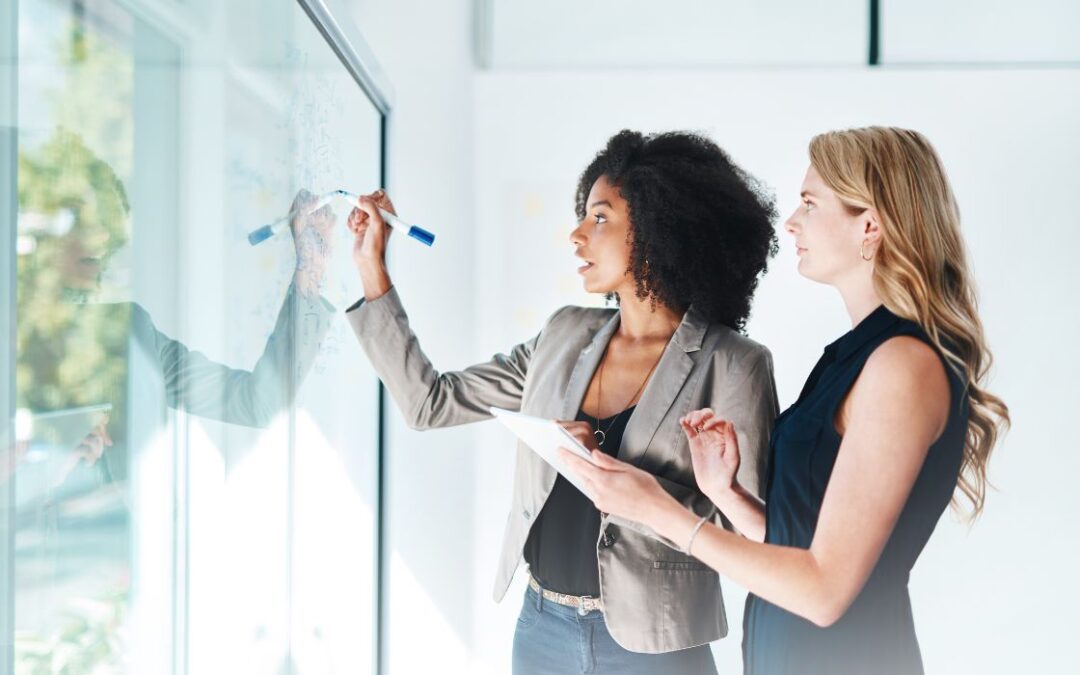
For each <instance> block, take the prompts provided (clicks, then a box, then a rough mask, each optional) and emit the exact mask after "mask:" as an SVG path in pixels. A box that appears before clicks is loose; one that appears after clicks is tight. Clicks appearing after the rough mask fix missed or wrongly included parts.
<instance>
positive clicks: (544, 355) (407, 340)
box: [346, 289, 777, 653]
mask: <svg viewBox="0 0 1080 675" xmlns="http://www.w3.org/2000/svg"><path fill="white" fill-rule="evenodd" d="M346 316H347V317H348V320H349V323H350V324H351V325H352V327H353V330H354V331H355V332H356V336H357V338H358V339H359V340H360V344H361V345H362V346H363V348H364V351H365V352H366V353H367V355H368V357H369V358H370V359H371V362H372V364H373V366H374V368H375V370H376V371H377V372H378V374H379V377H380V378H381V379H382V381H383V382H384V383H385V384H386V387H387V389H389V391H390V395H391V396H392V397H393V399H394V402H395V403H396V404H397V406H398V408H400V410H401V412H402V414H403V415H404V416H405V421H406V422H407V423H408V425H409V426H410V427H412V428H414V429H431V428H437V427H448V426H454V425H457V424H465V423H468V422H476V421H479V420H486V419H489V418H491V413H490V412H489V411H488V407H489V406H497V407H500V408H509V409H511V410H521V411H522V412H524V413H527V414H530V415H535V416H538V417H546V418H553V419H560V420H570V419H574V417H576V416H577V412H578V409H579V407H580V406H581V402H582V399H583V398H584V396H585V392H586V390H587V389H588V386H589V382H590V381H591V380H592V376H593V372H594V371H595V370H596V368H597V366H598V365H599V363H600V358H601V356H602V355H603V353H604V349H605V347H606V345H607V343H608V340H609V339H610V338H611V336H612V334H613V333H614V332H615V330H616V328H617V327H618V323H619V314H618V311H617V310H615V309H610V308H608V309H597V308H586V307H564V308H562V309H560V310H558V311H557V312H555V314H553V315H552V316H551V318H549V319H548V321H547V323H546V324H545V325H544V327H543V329H542V330H541V331H540V334H539V335H537V336H536V337H534V338H533V339H531V340H529V341H528V342H524V343H522V344H519V345H517V346H516V347H514V348H513V349H511V350H510V353H509V355H506V354H497V355H495V356H494V357H493V358H492V359H491V360H490V361H488V362H487V363H481V364H477V365H475V366H470V367H468V368H466V369H465V370H462V371H458V372H447V373H439V372H437V371H436V370H435V369H434V368H433V367H432V365H431V362H430V361H429V360H428V358H427V356H425V355H424V352H423V351H422V350H421V348H420V344H419V342H418V341H417V339H416V336H415V335H414V334H413V332H412V331H411V330H410V328H409V320H408V317H407V316H406V314H405V309H404V308H403V307H402V304H401V300H400V298H399V297H398V294H397V291H396V290H395V289H391V290H390V291H389V292H388V293H387V294H386V295H384V296H382V297H380V298H378V299H376V300H373V301H371V302H360V303H358V304H357V305H354V306H353V307H352V308H350V309H349V310H348V311H347V313H346ZM704 407H711V408H713V409H714V410H716V411H717V413H718V414H719V415H721V416H722V417H724V418H726V419H729V420H731V421H732V422H733V423H734V424H735V428H736V430H737V433H738V436H739V444H740V449H741V451H742V465H741V468H740V469H739V480H740V481H741V483H742V484H743V485H745V486H747V487H748V488H749V489H751V490H755V489H756V490H757V491H758V492H759V493H760V491H761V488H762V487H763V486H762V485H761V481H762V480H764V476H765V461H766V459H767V454H768V452H767V450H768V439H769V432H770V431H771V427H772V423H773V420H774V419H775V418H776V414H777V400H776V387H775V383H774V381H773V373H772V356H771V354H770V353H769V351H768V350H767V349H766V348H765V347H763V346H761V345H759V344H757V343H756V342H754V341H752V340H750V339H748V338H746V337H744V336H742V335H740V334H738V333H737V332H735V331H733V330H731V329H730V328H727V327H725V326H722V325H718V324H709V323H708V322H707V321H706V320H705V319H704V318H703V317H702V316H701V315H700V313H698V312H696V311H695V310H694V308H693V307H691V308H690V309H689V310H688V311H687V312H686V314H685V316H684V317H683V320H682V322H681V323H680V325H679V327H678V328H677V329H676V331H675V334H674V335H673V336H672V338H671V341H670V342H669V343H668V345H667V347H666V348H665V350H664V352H663V355H662V356H661V357H660V362H659V364H658V365H657V368H656V371H655V373H654V374H653V376H652V379H651V380H650V381H649V384H648V385H647V386H646V388H645V391H644V392H643V393H642V395H641V398H640V400H639V401H638V404H637V408H636V409H635V411H634V414H633V415H632V416H631V417H630V420H629V422H628V423H627V426H626V431H625V432H624V434H623V439H622V445H621V446H620V449H619V458H620V459H622V460H624V461H627V462H630V463H632V464H635V465H637V466H639V467H641V468H642V469H644V470H646V471H648V472H650V473H652V474H654V475H655V476H656V477H657V479H658V480H659V482H660V484H661V485H662V486H663V487H664V489H666V490H667V491H668V492H669V493H671V494H672V495H674V496H675V497H676V498H677V499H678V500H679V501H681V502H682V503H683V504H685V505H686V506H687V507H688V508H690V509H692V510H693V511H694V512H695V513H698V514H700V515H711V516H713V518H714V519H715V521H716V522H718V523H721V524H724V525H725V526H728V527H730V525H729V524H728V523H727V522H726V520H724V519H723V516H722V515H721V514H719V513H718V512H717V509H716V507H715V506H714V505H713V504H712V502H711V501H709V499H708V498H706V497H705V496H704V495H702V494H701V493H700V492H699V491H698V490H697V485H696V483H695V481H694V471H693V466H692V465H691V462H690V451H689V446H688V444H687V441H686V437H685V436H684V435H683V433H682V430H681V429H680V427H679V423H678V420H679V418H680V417H681V416H683V415H685V414H686V413H688V412H689V411H691V410H694V409H697V408H704ZM555 476H556V473H555V470H554V469H552V468H551V466H550V465H548V464H547V463H546V462H545V461H544V460H543V459H541V458H540V456H539V455H537V454H536V453H534V452H532V451H531V450H529V448H528V447H527V446H525V445H524V444H521V443H519V444H518V446H517V465H516V468H515V470H514V490H513V504H512V506H511V508H510V515H509V516H508V518H507V521H506V530H505V533H504V536H503V545H502V555H501V559H500V563H499V567H498V573H497V577H496V579H495V593H494V595H495V600H496V601H498V600H501V599H502V597H503V595H504V594H505V593H506V589H507V587H508V586H509V585H510V581H511V579H512V578H513V576H514V573H515V572H516V570H517V569H518V567H519V566H520V564H521V562H522V549H523V547H524V544H525V540H526V538H527V537H528V535H529V529H530V528H531V527H532V524H533V522H534V521H535V520H536V516H537V514H539V513H540V510H541V509H542V508H543V507H544V502H545V501H546V500H547V497H548V494H549V493H550V492H551V489H552V487H553V485H554V483H555ZM600 529H601V536H600V537H599V538H598V542H597V549H596V559H597V564H598V565H599V570H600V591H601V597H602V599H603V604H604V615H605V620H606V622H607V626H608V630H609V631H610V632H611V635H612V637H613V638H615V640H616V641H617V642H618V643H619V644H620V645H622V646H623V647H625V648H626V649H629V650H632V651H636V652H649V653H657V652H667V651H673V650H676V649H685V648H687V647H693V646H696V645H700V644H705V643H707V642H711V641H713V640H716V639H718V638H721V637H723V636H725V635H726V634H727V617H726V614H725V611H724V604H723V598H722V596H721V593H720V579H719V576H718V575H717V573H716V572H714V571H713V570H712V569H711V568H709V567H707V566H705V565H704V564H702V563H701V562H699V561H698V560H696V559H694V558H692V557H690V556H687V555H685V554H683V553H682V552H680V551H679V550H678V546H677V545H676V543H673V542H669V541H667V540H665V539H664V538H662V537H660V536H659V535H658V534H656V533H655V532H653V531H652V530H651V529H650V528H647V527H645V526H643V525H641V524H638V523H632V522H629V521H626V520H623V519H621V518H617V517H613V516H605V517H604V518H603V520H602V522H601V525H600ZM605 533H606V534H607V535H609V536H608V537H606V538H605V537H604V534H605ZM677 543H679V544H681V543H684V542H677Z"/></svg>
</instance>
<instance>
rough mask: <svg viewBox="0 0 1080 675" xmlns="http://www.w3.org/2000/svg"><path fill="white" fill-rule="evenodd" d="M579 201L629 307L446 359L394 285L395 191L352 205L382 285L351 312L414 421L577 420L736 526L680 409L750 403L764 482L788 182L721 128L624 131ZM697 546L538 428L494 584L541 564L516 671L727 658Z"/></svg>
mask: <svg viewBox="0 0 1080 675" xmlns="http://www.w3.org/2000/svg"><path fill="white" fill-rule="evenodd" d="M576 206H577V217H578V221H579V222H578V225H577V227H576V228H575V229H574V230H573V232H572V233H571V234H570V243H571V244H572V245H573V248H574V253H575V255H577V256H578V257H579V258H581V260H582V261H583V264H582V266H581V268H580V270H579V272H580V274H581V277H582V283H583V284H584V287H585V289H586V290H587V291H589V292H593V293H599V294H602V295H605V296H607V297H609V298H613V299H615V300H616V301H617V303H618V307H617V308H611V307H609V308H588V307H576V306H568V307H563V308H562V309H560V310H559V311H557V312H555V314H553V315H552V316H551V317H550V318H549V319H548V320H547V322H546V324H545V325H544V326H543V328H542V329H541V331H540V333H539V334H538V335H536V336H535V337H533V338H532V339H531V340H528V341H527V342H523V343H521V344H519V345H517V346H515V347H514V348H513V349H511V350H510V353H509V354H508V355H506V354H497V355H495V356H494V357H493V358H492V359H491V360H490V361H488V362H486V363H482V364H477V365H474V366H471V367H469V368H466V369H464V370H461V371H456V372H443V373H439V372H438V371H436V370H435V368H434V367H433V366H432V364H431V362H430V361H429V360H428V358H427V356H425V355H424V352H423V351H422V350H421V348H420V345H419V342H418V341H417V339H416V336H415V335H414V334H413V333H412V331H411V329H410V328H409V323H408V318H407V316H406V313H405V310H404V307H403V305H402V301H401V299H400V297H399V296H398V294H397V291H396V290H395V289H394V288H393V287H392V285H391V283H390V278H389V275H388V273H387V270H386V263H385V251H386V243H387V238H388V237H389V235H390V229H389V228H387V227H386V224H385V223H384V222H383V220H382V218H381V217H380V215H379V211H378V207H381V208H383V209H385V210H392V209H393V205H392V204H391V203H390V200H389V199H388V197H387V196H386V194H385V192H382V191H381V190H380V191H377V192H375V193H373V194H371V195H367V196H365V197H363V198H361V201H360V206H359V208H358V209H355V210H354V211H353V212H352V213H351V214H350V216H349V227H350V229H351V230H352V231H353V232H354V234H355V236H356V241H355V244H354V256H353V257H354V261H355V263H356V266H357V269H358V271H359V273H360V278H361V280H362V282H363V286H364V298H363V299H362V300H361V301H360V302H358V303H357V304H356V305H354V306H353V307H352V308H350V309H349V310H348V312H347V317H348V318H349V321H350V323H351V324H352V326H353V328H354V330H355V332H356V335H357V337H358V338H359V340H360V343H361V345H362V346H363V348H364V350H365V351H366V353H367V354H368V357H369V358H370V359H371V361H372V363H373V365H374V367H375V369H376V371H377V372H378V373H379V376H380V377H381V378H382V380H383V382H384V383H385V384H386V386H387V388H388V389H389V391H390V394H391V396H392V397H393V399H394V401H395V402H396V404H397V405H398V407H399V408H400V410H401V411H402V413H403V414H404V415H405V417H406V420H407V422H408V424H409V425H410V426H411V427H413V428H415V429H430V428H434V427H446V426H452V425H456V424H464V423H468V422H474V421H479V420H484V419H490V418H491V416H492V412H491V408H492V407H497V408H504V409H511V410H520V411H521V412H522V413H525V414H527V415H530V416H534V417H540V418H546V419H554V420H558V421H559V422H560V424H562V426H563V427H564V428H565V429H566V430H567V431H568V432H569V433H570V434H571V435H573V436H574V437H575V438H576V439H577V440H578V441H579V442H580V443H581V444H582V445H584V446H585V447H586V448H588V449H589V450H591V451H593V452H594V453H597V454H599V455H604V456H611V457H618V458H619V459H621V460H623V461H625V462H629V463H631V464H633V465H634V466H636V467H638V468H640V469H641V470H642V471H644V472H647V473H648V474H649V475H650V476H652V477H653V478H654V479H655V482H656V484H658V485H660V486H661V487H662V488H663V490H664V491H665V492H666V493H667V494H669V495H670V496H671V497H672V498H674V499H675V500H676V501H678V502H679V503H680V504H682V505H683V507H684V508H687V509H689V510H690V511H692V512H694V513H696V514H698V515H699V516H700V517H701V518H703V519H704V520H712V521H714V522H715V523H717V524H718V525H721V526H727V527H730V525H729V524H728V522H727V521H726V519H724V518H722V517H721V516H720V514H719V512H718V510H717V508H716V506H715V504H713V502H712V501H710V500H709V498H708V497H706V496H705V495H704V494H703V493H702V491H701V490H700V489H699V488H698V485H697V483H696V482H695V479H694V470H693V465H692V462H691V458H690V449H689V445H688V444H687V442H686V439H685V437H684V436H683V434H682V430H681V428H680V426H679V420H680V418H682V417H683V416H685V415H687V414H688V413H689V412H690V411H692V410H696V409H699V408H704V407H710V408H712V409H716V410H722V411H723V414H724V415H726V416H727V417H728V418H730V419H733V420H737V421H738V425H739V430H740V431H739V434H740V440H741V441H742V447H743V448H745V451H744V456H745V457H746V458H747V461H745V462H744V463H743V465H742V468H741V470H740V472H739V479H740V481H742V484H743V485H747V486H751V488H750V489H751V490H754V491H757V490H760V487H761V486H760V481H761V478H762V477H763V476H764V462H765V458H766V449H767V447H768V439H769V432H770V429H771V425H772V422H773V419H774V418H775V417H776V412H777V401H776V390H775V384H774V382H773V375H772V359H771V356H770V354H769V351H768V350H767V349H766V348H765V347H763V346H761V345H759V344H757V343H756V342H753V341H752V340H750V339H749V338H747V337H746V336H745V335H744V334H743V332H742V331H743V328H744V325H745V323H746V319H747V317H748V316H749V314H750V306H751V301H752V299H753V294H754V290H755V288H756V287H757V282H758V279H759V278H760V277H761V275H762V274H763V273H764V272H765V269H766V263H767V261H768V259H769V258H770V257H771V256H773V255H774V254H775V251H776V234H775V232H774V229H773V221H774V220H775V218H776V212H775V210H774V207H773V204H772V201H771V198H770V197H768V196H767V195H766V194H765V193H764V192H763V191H762V190H761V189H760V188H759V187H758V185H757V183H756V181H754V180H753V179H752V178H751V177H750V176H749V175H748V174H746V173H745V172H744V171H743V170H741V169H740V168H739V167H738V166H736V165H735V164H734V163H733V162H732V161H731V159H730V158H729V157H728V155H727V154H726V153H725V152H724V151H723V150H721V149H720V148H719V147H717V145H716V144H715V143H713V142H712V141H710V140H708V139H707V138H704V137H702V136H699V135H695V134H690V133H681V132H680V133H663V134H656V135H643V134H640V133H637V132H633V131H622V132H620V133H618V134H616V135H615V136H614V137H613V138H611V139H610V141H608V144H607V147H605V148H604V149H603V150H602V151H601V152H600V153H599V154H597V156H596V157H595V159H593V161H592V162H591V163H590V164H589V165H588V167H587V168H586V169H585V171H584V172H583V173H582V175H581V178H580V180H579V182H578V188H577V193H576ZM559 468H564V467H559ZM631 515H633V514H631ZM684 544H685V542H680V541H673V540H671V539H668V538H666V537H664V536H662V535H660V534H659V533H658V532H657V531H655V530H654V529H652V528H649V527H645V526H642V525H640V524H639V523H638V522H635V520H634V519H633V518H621V517H615V516H612V515H610V514H606V513H602V512H601V511H600V510H598V509H597V508H595V506H594V505H593V504H592V502H591V501H590V499H589V497H588V496H586V495H585V494H583V493H582V492H581V491H579V490H578V488H576V487H575V486H574V485H573V484H572V483H570V482H569V481H567V479H566V478H565V477H564V476H563V475H560V474H559V473H557V471H556V468H555V467H553V466H551V465H549V464H548V463H546V462H545V461H544V460H543V459H541V458H540V456H539V455H537V454H536V453H534V452H533V451H532V450H530V449H529V448H528V447H527V446H526V445H524V444H519V445H518V449H517V467H516V470H515V475H514V489H513V505H512V508H511V510H510V516H509V518H508V521H507V526H506V533H505V538H504V541H503V549H502V556H501V560H500V564H499V568H498V574H497V578H496V582H495V598H496V600H499V599H501V598H502V597H503V595H504V594H505V593H506V590H507V588H508V586H509V585H510V582H511V580H512V578H513V576H514V574H515V572H516V570H517V569H518V567H519V564H520V562H521V561H522V559H524V561H525V562H526V563H527V565H528V571H529V578H528V586H529V587H528V589H527V590H526V592H525V601H524V604H523V606H522V609H521V614H520V616H519V618H518V622H517V629H516V632H515V635H514V649H513V672H514V673H515V674H516V675H530V674H533V673H568V672H586V671H587V672H594V673H620V674H626V673H679V674H680V675H681V674H687V673H715V672H716V666H715V664H714V663H713V658H712V653H711V651H710V649H709V646H708V643H709V642H712V641H713V640H717V639H719V638H721V637H724V635H726V634H727V619H726V615H725V612H724V603H723V599H722V597H721V589H720V578H719V576H718V575H717V574H716V573H715V572H714V571H713V570H712V569H711V568H709V567H707V566H706V565H703V564H702V563H701V562H699V561H697V560H696V559H694V558H692V557H691V556H690V555H689V554H687V552H686V551H685V550H684Z"/></svg>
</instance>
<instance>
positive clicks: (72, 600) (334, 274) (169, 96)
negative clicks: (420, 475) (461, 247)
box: [0, 0, 381, 674]
mask: <svg viewBox="0 0 1080 675" xmlns="http://www.w3.org/2000/svg"><path fill="white" fill-rule="evenodd" d="M158 5H160V6H158ZM136 6H139V7H145V8H148V9H149V10H152V11H148V12H143V11H134V10H132V9H130V7H131V5H130V3H119V2H115V1H114V0H86V1H85V2H80V3H76V4H74V5H73V4H71V3H67V2H60V1H59V0H19V21H20V31H19V33H20V38H19V120H20V123H19V130H18V141H19V148H18V232H17V246H16V251H14V252H11V253H10V254H11V255H14V256H15V257H16V268H17V289H16V290H17V293H16V296H17V308H16V311H17V325H16V331H17V344H16V382H15V384H16V406H17V413H16V419H15V428H16V437H17V441H16V444H15V446H14V447H12V448H8V449H5V451H4V454H5V457H7V458H11V459H13V461H12V462H10V463H9V462H4V464H3V466H4V467H5V468H4V469H3V471H4V473H2V474H0V480H4V481H6V482H8V483H9V484H12V485H14V487H15V499H16V507H17V508H16V516H15V517H16V522H15V523H13V526H14V528H15V537H16V540H15V552H14V561H13V562H14V570H15V584H16V593H15V599H14V600H15V629H16V635H15V636H14V639H15V645H16V655H15V658H16V672H18V673H28V674H30V673H35V674H36V673H53V672H72V673H84V672H86V673H89V672H132V673H149V672H153V673H159V672H160V673H166V672H198V673H208V672H245V673H248V672H252V673H255V672H275V673H276V672H281V671H283V670H286V669H288V670H291V671H292V672H365V671H367V670H368V669H370V666H371V647H372V643H371V638H372V633H373V631H372V617H373V614H374V606H373V604H372V599H373V594H374V593H373V584H374V568H373V562H374V552H373V546H374V527H375V525H374V523H375V514H374V513H373V512H372V506H373V500H374V477H375V461H376V459H375V448H374V446H375V442H376V438H377V436H376V434H377V429H376V425H377V420H376V414H377V406H376V401H375V396H376V392H377V385H376V381H375V378H374V375H373V374H372V373H371V372H370V370H369V368H368V366H367V364H365V363H364V362H363V360H362V358H361V355H360V354H359V353H358V352H357V351H356V350H351V349H350V350H341V349H339V345H340V344H341V343H342V341H343V338H344V337H345V335H344V332H343V331H344V330H345V327H344V325H343V323H342V322H341V321H340V320H339V319H336V318H335V312H336V310H335V307H338V308H340V307H343V306H344V305H343V303H344V302H345V301H346V300H348V301H349V302H351V301H352V300H353V299H355V297H356V296H357V295H358V288H357V286H358V285H357V284H356V282H355V279H354V275H353V274H352V273H351V272H352V270H351V265H350V263H349V261H348V256H349V246H348V239H347V233H346V232H345V230H344V228H343V227H342V223H341V219H340V217H339V214H336V213H334V212H333V211H332V210H331V209H330V208H329V207H326V208H323V209H320V210H318V211H315V212H314V213H311V214H310V215H305V216H304V217H298V218H296V219H294V220H293V222H292V223H291V235H292V236H289V235H288V234H286V235H283V236H279V237H276V238H275V239H274V240H271V241H268V242H265V243H264V244H262V245H260V246H259V247H258V248H257V249H252V248H251V247H250V246H249V245H248V244H247V242H246V239H245V238H244V235H246V232H247V231H249V230H250V229H251V228H252V226H254V225H257V224H259V223H261V222H266V221H268V220H273V219H274V218H275V217H277V216H280V215H281V214H284V213H287V212H289V211H290V210H292V209H297V210H298V211H299V212H301V213H306V212H307V210H308V209H307V206H308V205H310V204H311V203H312V199H313V197H312V194H311V193H310V192H307V191H306V190H305V189H304V188H306V187H310V188H311V189H312V191H313V192H325V191H326V190H328V189H332V188H337V187H351V186H369V185H375V184H378V182H379V175H378V167H379V161H378V158H379V156H380V152H379V142H380V141H379V138H380V133H379V127H380V123H381V118H380V116H379V113H378V112H377V111H376V110H375V109H374V108H373V106H372V105H371V104H370V102H369V101H368V100H367V99H366V98H365V97H364V95H363V94H362V93H361V92H360V90H359V89H358V88H357V85H356V83H355V81H354V80H353V79H352V78H351V76H350V75H349V74H348V72H347V71H345V70H344V69H343V68H342V66H341V64H340V63H339V62H338V60H337V58H336V56H335V55H334V53H333V51H332V50H331V49H330V48H329V46H328V45H327V44H326V43H325V41H324V40H323V38H322V36H321V35H320V34H319V33H318V31H317V30H316V29H315V27H314V26H313V25H311V23H310V21H309V20H308V18H307V16H306V15H305V14H304V12H303V10H302V9H301V8H300V7H299V6H297V5H291V4H286V5H282V6H275V7H273V8H268V7H265V6H263V5H262V4H261V3H255V2H251V1H249V0H239V1H237V2H230V3H223V5H222V6H219V7H211V6H209V5H206V6H204V7H200V9H201V10H205V11H203V13H202V15H199V14H196V13H194V12H192V11H191V8H190V7H186V8H184V7H181V8H180V9H177V6H176V3H172V2H167V1H166V0H161V2H155V1H148V2H144V3H136ZM207 14H209V15H211V16H207ZM161 16H170V17H179V18H180V19H181V20H180V21H179V22H178V23H177V26H176V27H175V28H176V30H169V29H168V27H167V26H164V25H162V24H163V21H162V19H161ZM150 17H152V20H151V18H150ZM253 21H255V22H257V23H258V24H259V27H260V30H259V31H252V30H251V23H252V22H253ZM165 23H167V22H165ZM213 25H218V26H224V27H225V28H226V29H228V28H238V27H240V26H243V30H224V31H223V32H222V31H221V30H210V27H211V26H213ZM245 35H246V36H248V37H247V38H242V39H241V37H240V36H245ZM293 195H295V197H293ZM290 200H291V201H290ZM330 524H334V526H330ZM328 561H329V562H328Z"/></svg>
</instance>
